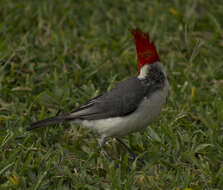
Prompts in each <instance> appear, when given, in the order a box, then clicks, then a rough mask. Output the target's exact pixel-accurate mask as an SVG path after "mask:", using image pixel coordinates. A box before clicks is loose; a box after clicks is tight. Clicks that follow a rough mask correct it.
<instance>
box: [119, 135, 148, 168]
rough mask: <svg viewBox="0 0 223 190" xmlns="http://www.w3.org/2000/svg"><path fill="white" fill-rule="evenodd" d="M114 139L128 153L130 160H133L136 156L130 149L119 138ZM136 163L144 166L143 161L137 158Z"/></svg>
mask: <svg viewBox="0 0 223 190" xmlns="http://www.w3.org/2000/svg"><path fill="white" fill-rule="evenodd" d="M115 139H116V140H117V141H118V142H119V143H120V144H121V145H122V146H123V147H124V149H125V150H127V151H128V153H129V154H130V155H131V157H132V159H133V160H135V159H136V157H137V155H136V154H135V153H134V152H132V151H131V149H130V148H129V147H128V146H127V145H126V144H125V143H124V142H123V141H122V140H121V139H120V138H117V137H116V138H115ZM138 161H139V162H140V163H141V164H143V165H144V164H145V163H144V161H143V160H141V159H139V158H138Z"/></svg>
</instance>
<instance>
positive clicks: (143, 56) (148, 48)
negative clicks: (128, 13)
mask: <svg viewBox="0 0 223 190" xmlns="http://www.w3.org/2000/svg"><path fill="white" fill-rule="evenodd" d="M131 33H132V35H133V36H134V38H135V45H136V51H137V57H138V75H139V77H140V75H144V72H147V67H145V65H148V66H149V65H152V64H154V63H157V62H160V58H159V55H158V53H157V50H156V47H155V45H154V43H153V42H150V39H149V34H148V33H144V32H142V31H141V30H140V29H138V28H136V29H133V30H131Z"/></svg>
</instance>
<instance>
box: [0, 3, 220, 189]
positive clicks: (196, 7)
mask: <svg viewBox="0 0 223 190" xmlns="http://www.w3.org/2000/svg"><path fill="white" fill-rule="evenodd" d="M222 10H223V5H222V1H220V0H215V1H213V0H211V1H204V0H197V1H192V0H189V1H180V0H172V1H161V0H159V1H155V0H150V1H130V0H122V1H120V0H113V1H101V0H95V1H79V0H76V1H71V0H67V1H60V0H55V1H49V0H44V1H43V0H40V1H22V0H21V1H13V0H1V1H0V20H1V22H0V65H1V67H0V189H32V190H43V189H58V190H66V189H84V190H88V189H89V190H91V189H92V190H93V189H97V190H98V189H128V190H134V189H141V190H143V189H145V190H148V189H151V190H156V189H157V190H161V189H165V190H168V189H171V190H172V189H176V190H181V189H184V190H201V189H211V190H213V189H215V190H217V189H219V190H221V189H222V188H223V124H222V123H223V90H222V87H223V54H222V52H223V20H222V17H223V13H222ZM134 27H140V28H141V29H142V30H144V31H148V32H149V33H150V35H151V38H152V39H153V40H155V42H156V46H157V48H158V51H159V54H160V56H161V59H162V61H163V62H164V65H165V67H166V70H167V73H168V77H169V81H170V84H171V88H172V89H171V94H170V97H169V101H168V105H167V106H166V107H165V109H164V110H163V112H162V114H161V115H160V117H159V118H158V119H157V120H156V121H154V122H153V124H152V125H150V126H149V127H148V128H147V129H146V130H145V131H142V132H141V133H135V134H131V135H129V136H127V137H126V138H125V140H126V142H127V143H128V144H129V146H130V147H131V148H132V149H133V150H134V151H135V152H136V153H137V154H139V156H140V158H143V159H144V161H145V165H144V166H140V165H139V164H137V163H135V162H134V163H131V162H130V161H128V157H127V156H128V155H127V154H126V153H123V152H122V150H121V149H120V147H119V146H118V144H117V143H116V142H115V140H111V141H110V142H109V143H108V144H107V145H106V149H107V150H109V151H110V152H111V154H112V155H113V157H114V158H115V160H116V161H117V162H119V163H120V166H121V167H120V168H118V169H115V167H114V163H109V162H108V161H107V160H106V159H105V157H104V156H103V155H102V154H101V153H100V150H99V147H98V144H97V135H95V134H93V133H92V132H91V131H89V130H87V129H84V128H83V127H80V126H71V125H69V124H63V125H58V126H51V127H48V128H45V129H40V130H37V131H35V132H26V131H25V126H27V125H28V124H30V123H31V122H33V121H36V120H38V119H43V118H46V117H49V116H53V115H55V114H57V113H59V112H60V113H62V112H67V111H69V110H71V109H73V108H74V107H76V106H77V105H79V104H81V103H84V102H86V101H87V100H88V99H89V98H91V97H94V96H96V95H98V94H100V93H102V92H104V91H107V90H109V89H111V88H112V87H113V86H114V85H115V84H116V83H117V82H118V81H121V80H123V79H125V78H127V77H128V76H133V75H136V73H137V64H136V51H135V47H134V43H133V39H132V37H131V35H130V33H129V29H131V28H134Z"/></svg>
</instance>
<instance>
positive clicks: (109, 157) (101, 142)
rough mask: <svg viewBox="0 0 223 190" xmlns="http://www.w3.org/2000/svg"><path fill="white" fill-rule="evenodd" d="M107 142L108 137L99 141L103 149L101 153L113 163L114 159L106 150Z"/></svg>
mask: <svg viewBox="0 0 223 190" xmlns="http://www.w3.org/2000/svg"><path fill="white" fill-rule="evenodd" d="M106 141H107V138H106V137H101V138H100V139H99V140H98V143H99V146H100V148H101V151H102V153H103V154H104V155H105V156H106V158H107V159H108V160H109V161H110V162H111V161H112V157H111V156H110V155H109V154H108V152H107V151H106V150H105V147H104V145H105V142H106Z"/></svg>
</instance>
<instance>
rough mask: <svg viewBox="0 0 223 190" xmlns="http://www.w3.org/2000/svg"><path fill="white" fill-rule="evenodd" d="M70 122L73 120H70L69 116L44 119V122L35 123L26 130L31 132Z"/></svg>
mask: <svg viewBox="0 0 223 190" xmlns="http://www.w3.org/2000/svg"><path fill="white" fill-rule="evenodd" d="M69 120H71V118H69V117H67V116H54V117H50V118H48V119H44V120H40V121H37V122H34V123H32V124H31V125H30V126H29V127H27V128H26V130H27V131H30V130H33V129H37V128H42V127H46V126H48V125H53V124H57V123H62V122H64V121H69Z"/></svg>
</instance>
